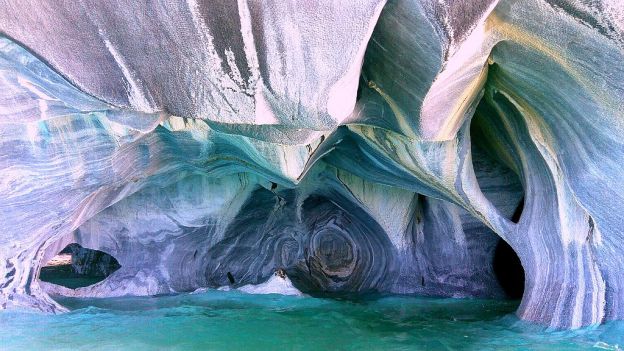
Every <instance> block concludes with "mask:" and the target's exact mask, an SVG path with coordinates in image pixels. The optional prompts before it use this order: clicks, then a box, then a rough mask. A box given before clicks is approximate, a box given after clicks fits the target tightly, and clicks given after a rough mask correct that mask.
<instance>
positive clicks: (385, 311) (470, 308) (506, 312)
mask: <svg viewBox="0 0 624 351" xmlns="http://www.w3.org/2000/svg"><path fill="white" fill-rule="evenodd" d="M59 301H60V302H61V303H62V304H63V305H65V306H68V307H69V308H71V309H72V310H73V311H72V312H70V313H67V314H62V315H42V314H38V313H32V312H18V311H3V312H0V330H1V331H2V333H0V349H2V350H5V349H6V350H50V349H54V350H119V349H128V350H159V349H167V350H171V349H174V350H189V349H200V350H224V349H227V350H232V349H234V350H249V349H256V350H267V349H271V350H380V349H384V350H388V349H390V350H579V349H580V350H585V349H587V350H601V349H606V350H619V348H618V345H624V322H614V323H609V324H607V325H603V326H600V327H594V328H586V329H582V330H577V331H547V330H545V329H543V328H541V327H537V326H535V325H530V324H527V323H524V322H521V321H519V320H518V319H517V318H516V317H515V316H514V315H513V311H514V310H515V309H516V307H517V302H513V301H489V300H472V299H470V300H457V299H429V298H415V297H397V296H391V297H368V298H358V299H353V298H344V299H339V300H336V299H320V298H311V297H292V296H279V295H246V294H242V293H238V292H220V291H208V292H205V293H202V294H184V295H176V296H160V297H141V298H135V297H132V298H130V297H127V298H115V299H62V300H59Z"/></svg>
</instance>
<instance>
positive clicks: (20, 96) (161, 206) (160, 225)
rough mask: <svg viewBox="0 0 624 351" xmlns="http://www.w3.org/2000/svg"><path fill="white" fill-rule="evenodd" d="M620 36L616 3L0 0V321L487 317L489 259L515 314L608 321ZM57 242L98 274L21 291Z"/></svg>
mask: <svg viewBox="0 0 624 351" xmlns="http://www.w3.org/2000/svg"><path fill="white" fill-rule="evenodd" d="M623 23H624V6H623V5H621V3H620V2H619V1H617V0H601V1H583V0H556V1H555V0H523V1H519V0H480V1H459V0H456V1H430V0H396V1H388V3H386V2H385V1H382V0H370V1H369V0H367V1H335V2H320V1H318V2H317V1H308V2H297V1H255V0H254V1H245V0H239V1H196V0H189V1H187V2H173V1H156V2H154V3H151V4H143V3H136V4H121V3H118V2H106V3H104V2H102V3H99V2H98V3H88V2H85V1H78V2H75V1H65V2H64V1H61V2H52V1H43V2H42V1H30V0H26V1H14V0H4V1H0V33H1V34H2V37H0V151H1V152H0V175H1V177H0V214H1V215H2V218H3V228H4V231H3V234H2V235H0V307H2V308H8V307H14V306H27V307H33V308H36V309H39V310H43V311H50V312H55V311H63V310H64V308H63V307H62V306H60V305H58V304H57V303H56V302H55V301H54V300H52V299H51V298H50V296H49V294H48V293H56V294H66V295H73V296H122V295H151V294H162V293H172V292H183V291H195V290H197V289H202V288H218V287H223V286H228V287H231V288H242V289H247V290H249V291H254V288H251V287H250V286H251V285H258V284H264V285H260V286H259V287H258V288H257V289H260V290H261V291H265V290H266V291H268V290H274V289H276V290H277V291H279V288H280V286H281V287H282V288H284V287H285V288H284V289H286V290H288V291H291V292H292V291H295V290H300V291H302V292H303V293H306V294H312V295H314V294H341V293H364V292H383V293H410V294H420V295H430V296H455V297H462V296H480V297H499V298H500V297H503V296H504V291H503V289H502V288H501V286H500V284H499V282H498V281H497V278H496V275H495V274H494V268H493V257H494V251H495V249H496V246H497V244H498V243H499V241H500V240H505V241H506V242H507V243H508V244H509V245H510V246H511V247H512V248H513V250H514V251H515V252H516V253H517V255H518V257H519V258H520V261H521V263H522V266H523V268H524V272H525V277H524V279H525V291H524V295H523V298H522V303H521V305H520V309H519V311H518V315H519V316H520V317H521V318H523V319H526V320H529V321H535V322H539V323H543V324H546V325H549V326H552V327H557V328H572V327H579V326H584V325H591V324H597V323H601V322H603V321H606V320H612V319H622V318H624V304H623V303H622V301H624V271H623V270H622V267H624V258H623V257H624V233H623V232H622V229H621V228H624V217H623V216H624V215H623V213H624V210H623V209H621V207H622V205H621V204H622V203H624V172H622V164H624V145H623V144H622V140H624V127H623V126H624V123H623V121H624V109H623V106H624V44H623V43H624V24H623ZM520 204H522V205H521V206H520ZM520 210H521V211H520ZM70 243H78V244H80V245H82V246H83V247H86V248H90V249H94V250H101V251H103V252H106V253H108V254H110V255H112V256H113V257H115V258H116V259H117V260H118V262H119V263H120V265H121V268H120V269H119V270H117V271H115V272H114V273H112V274H111V275H110V276H109V277H108V278H107V279H106V280H104V281H102V282H100V283H97V284H95V285H92V286H88V287H83V288H78V289H74V290H72V289H61V288H59V287H55V286H54V285H51V284H47V283H42V282H40V281H39V280H38V274H39V269H40V267H41V266H42V265H43V264H45V263H46V262H47V261H48V260H49V259H50V258H52V257H53V256H54V255H56V254H57V253H58V252H59V251H60V250H62V249H63V248H64V247H65V246H67V245H68V244H70ZM279 269H283V270H284V272H286V274H287V277H288V281H287V283H288V284H286V285H283V286H282V285H280V284H282V283H281V282H282V281H281V280H276V279H282V278H280V277H277V278H276V277H275V276H274V273H275V272H276V270H279ZM284 281H286V280H284ZM265 282H267V283H265ZM275 282H279V284H278V283H275ZM290 284H292V286H291V285H290ZM257 289H256V290H257ZM267 289H268V290H267ZM292 289H294V290H292ZM260 290H259V291H260Z"/></svg>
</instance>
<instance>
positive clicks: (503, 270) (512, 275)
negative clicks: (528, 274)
mask: <svg viewBox="0 0 624 351" xmlns="http://www.w3.org/2000/svg"><path fill="white" fill-rule="evenodd" d="M492 266H493V268H494V275H495V276H496V279H497V280H498V283H499V284H500V286H501V288H502V289H503V291H504V292H505V294H506V295H507V298H509V299H512V300H517V299H521V298H522V295H523V294H524V268H522V263H521V262H520V258H518V255H517V254H516V252H515V251H514V250H513V249H512V248H511V246H509V244H507V242H506V241H505V240H502V239H501V240H500V241H499V242H498V244H497V245H496V249H495V251H494V259H493V262H492Z"/></svg>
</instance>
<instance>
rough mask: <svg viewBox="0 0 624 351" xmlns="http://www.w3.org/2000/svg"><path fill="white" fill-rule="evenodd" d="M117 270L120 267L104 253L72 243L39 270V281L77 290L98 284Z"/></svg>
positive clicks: (115, 260)
mask: <svg viewBox="0 0 624 351" xmlns="http://www.w3.org/2000/svg"><path fill="white" fill-rule="evenodd" d="M119 268H121V265H120V264H119V262H118V261H117V259H115V257H113V256H111V255H109V254H107V253H106V252H102V251H99V250H92V249H88V248H84V247H82V246H80V245H79V244H76V243H73V244H69V245H67V246H66V247H65V248H64V249H63V250H61V252H59V253H58V254H57V255H56V256H54V257H53V258H52V259H50V261H48V262H47V263H46V264H45V265H44V266H43V267H42V268H41V271H40V273H39V279H40V280H41V281H44V282H48V283H52V284H56V285H60V286H64V287H66V288H70V289H77V288H82V287H87V286H91V285H94V284H96V283H99V282H101V281H103V280H104V279H106V278H107V277H108V276H109V275H111V274H112V273H113V272H115V271H116V270H118V269H119Z"/></svg>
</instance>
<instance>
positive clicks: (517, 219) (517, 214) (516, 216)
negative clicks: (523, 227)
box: [511, 196, 524, 223]
mask: <svg viewBox="0 0 624 351" xmlns="http://www.w3.org/2000/svg"><path fill="white" fill-rule="evenodd" d="M522 210H524V196H523V197H522V199H520V202H519V203H518V207H516V210H515V211H514V213H513V215H512V216H511V221H512V222H514V223H518V222H520V217H522Z"/></svg>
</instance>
